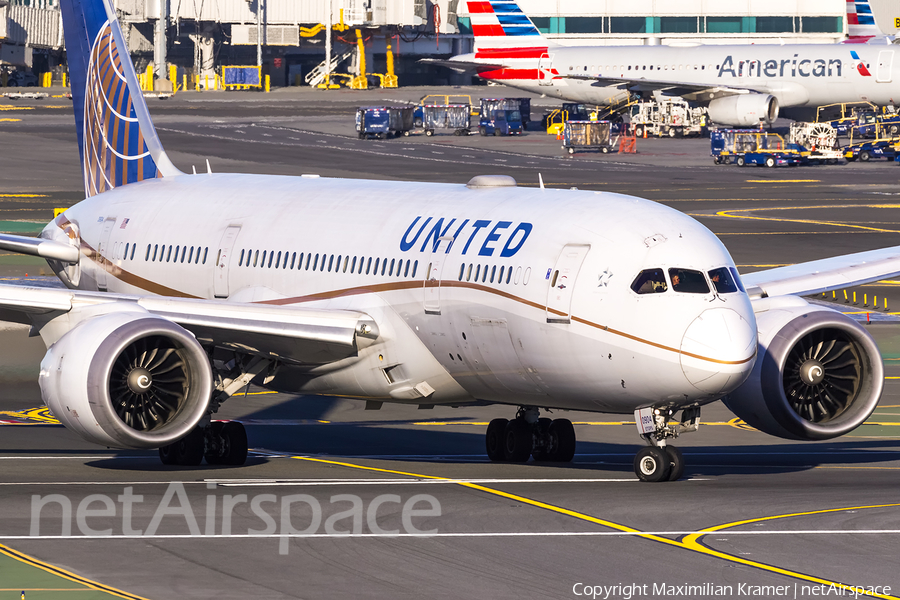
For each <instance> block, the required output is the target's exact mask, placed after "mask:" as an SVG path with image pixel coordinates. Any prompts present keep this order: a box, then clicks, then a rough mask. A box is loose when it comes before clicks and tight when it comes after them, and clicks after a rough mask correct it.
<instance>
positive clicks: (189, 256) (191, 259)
mask: <svg viewBox="0 0 900 600" xmlns="http://www.w3.org/2000/svg"><path fill="white" fill-rule="evenodd" d="M241 260H244V251H243V250H241ZM247 260H250V257H249V256H248V257H247ZM192 262H194V247H193V246H191V253H190V254H188V264H191V263H192ZM238 266H240V265H238Z"/></svg>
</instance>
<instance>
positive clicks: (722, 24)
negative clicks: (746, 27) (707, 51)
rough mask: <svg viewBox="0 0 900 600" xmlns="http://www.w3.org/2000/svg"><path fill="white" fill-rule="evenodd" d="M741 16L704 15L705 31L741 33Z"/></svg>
mask: <svg viewBox="0 0 900 600" xmlns="http://www.w3.org/2000/svg"><path fill="white" fill-rule="evenodd" d="M743 23H744V19H743V18H742V17H706V32H707V33H741V31H742V28H743Z"/></svg>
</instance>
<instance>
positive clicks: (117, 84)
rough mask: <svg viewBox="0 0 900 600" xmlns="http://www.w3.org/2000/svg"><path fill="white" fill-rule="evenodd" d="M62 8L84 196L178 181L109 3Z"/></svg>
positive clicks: (77, 2)
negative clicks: (147, 181) (168, 179)
mask: <svg viewBox="0 0 900 600" xmlns="http://www.w3.org/2000/svg"><path fill="white" fill-rule="evenodd" d="M60 8H61V12H62V18H63V29H64V31H65V37H66V49H67V53H68V57H69V74H70V78H71V81H72V101H73V105H74V109H75V124H76V130H77V134H78V149H79V152H80V153H81V164H82V170H83V173H84V191H85V195H86V196H87V197H90V196H94V195H96V194H99V193H102V192H105V191H107V190H110V189H113V188H116V187H120V186H122V185H127V184H129V183H135V182H138V181H143V180H145V179H153V178H156V177H170V176H175V175H180V174H181V171H179V170H178V169H177V168H176V167H175V165H174V164H172V161H171V160H169V157H168V156H167V155H166V153H165V150H163V147H162V144H161V143H160V141H159V137H158V136H157V135H156V130H155V129H154V127H153V121H152V120H151V119H150V113H149V111H148V110H147V104H146V103H145V102H144V96H143V94H142V93H141V89H140V86H139V85H138V81H137V74H136V73H135V71H134V65H132V63H131V59H130V57H129V55H128V52H127V48H128V46H127V44H126V43H125V38H124V36H123V35H122V30H121V28H120V27H119V23H118V21H117V20H116V12H115V8H114V7H113V6H112V5H111V4H110V1H109V0H61V2H60ZM120 49H121V51H120Z"/></svg>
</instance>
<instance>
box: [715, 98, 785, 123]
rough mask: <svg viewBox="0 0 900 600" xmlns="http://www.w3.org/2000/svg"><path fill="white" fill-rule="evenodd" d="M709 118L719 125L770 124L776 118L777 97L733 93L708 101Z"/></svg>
mask: <svg viewBox="0 0 900 600" xmlns="http://www.w3.org/2000/svg"><path fill="white" fill-rule="evenodd" d="M707 111H708V114H709V118H710V119H711V120H712V121H713V122H715V123H719V124H721V125H731V126H733V127H756V126H758V125H759V122H760V121H762V122H763V123H764V124H765V125H771V124H772V123H774V122H775V119H777V118H778V98H776V97H775V96H772V95H768V94H735V95H733V96H726V97H724V98H716V99H715V100H712V101H711V102H710V103H709V107H708V109H707Z"/></svg>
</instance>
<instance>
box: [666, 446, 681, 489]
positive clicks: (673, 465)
mask: <svg viewBox="0 0 900 600" xmlns="http://www.w3.org/2000/svg"><path fill="white" fill-rule="evenodd" d="M666 454H668V455H669V481H678V480H679V479H681V477H682V475H684V456H683V455H682V454H681V450H679V449H678V448H676V447H675V446H666Z"/></svg>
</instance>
